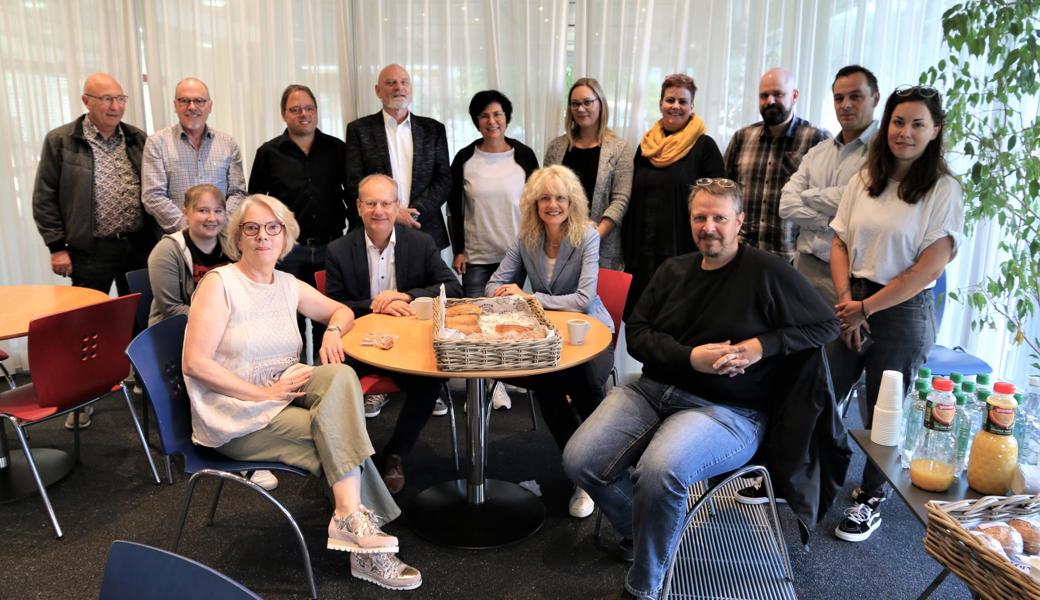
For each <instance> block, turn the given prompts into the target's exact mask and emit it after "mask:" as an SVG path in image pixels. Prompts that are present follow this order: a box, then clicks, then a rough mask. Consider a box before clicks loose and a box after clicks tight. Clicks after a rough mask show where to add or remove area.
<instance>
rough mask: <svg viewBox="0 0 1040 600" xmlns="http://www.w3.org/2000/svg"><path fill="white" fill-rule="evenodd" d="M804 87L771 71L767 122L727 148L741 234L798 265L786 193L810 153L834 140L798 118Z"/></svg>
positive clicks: (763, 93) (763, 91)
mask: <svg viewBox="0 0 1040 600" xmlns="http://www.w3.org/2000/svg"><path fill="white" fill-rule="evenodd" d="M797 101H798V87H797V85H796V84H795V80H794V75H793V74H792V73H791V72H790V71H788V70H786V69H779V68H776V69H770V70H768V71H766V72H765V74H764V75H762V79H761V80H759V83H758V112H759V114H761V115H762V120H761V121H759V122H758V123H755V124H753V125H748V126H747V127H744V128H743V129H740V130H738V131H737V132H736V133H735V134H733V139H731V140H730V142H729V147H727V148H726V155H725V160H726V176H727V177H728V178H730V179H732V180H733V181H736V182H737V184H738V185H740V190H741V192H742V193H743V194H744V202H745V209H746V211H747V217H746V219H745V221H744V229H743V231H742V232H741V233H742V235H743V237H744V241H745V242H746V243H747V244H748V245H750V246H754V247H756V248H760V249H762V250H766V251H768V252H772V253H773V254H777V255H779V256H782V257H783V258H785V259H787V260H788V261H789V262H791V261H794V257H795V254H796V252H797V249H796V247H795V239H796V238H797V237H798V226H797V225H795V224H794V223H793V222H790V221H785V220H784V219H782V218H780V190H781V189H783V187H784V184H785V183H787V180H788V179H790V177H791V175H793V174H794V172H795V171H797V170H798V165H799V164H800V163H801V162H802V157H803V156H805V153H806V152H808V151H809V148H812V147H813V146H815V145H816V144H818V143H820V142H821V141H823V140H825V139H828V138H830V137H831V134H830V133H829V132H827V130H825V129H821V128H819V127H817V126H815V125H813V124H812V123H810V122H809V121H806V120H805V119H802V118H801V117H797V116H795V114H794V106H795V104H796V103H797Z"/></svg>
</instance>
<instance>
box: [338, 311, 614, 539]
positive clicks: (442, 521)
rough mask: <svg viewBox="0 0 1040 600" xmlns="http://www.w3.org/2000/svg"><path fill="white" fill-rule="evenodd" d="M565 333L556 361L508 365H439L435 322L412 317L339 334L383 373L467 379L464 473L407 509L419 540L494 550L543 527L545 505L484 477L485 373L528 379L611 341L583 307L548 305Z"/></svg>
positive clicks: (368, 322) (349, 350)
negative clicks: (377, 342) (578, 337)
mask: <svg viewBox="0 0 1040 600" xmlns="http://www.w3.org/2000/svg"><path fill="white" fill-rule="evenodd" d="M546 315H547V316H548V318H549V320H551V321H552V322H553V324H554V325H556V328H557V329H558V330H559V331H560V333H561V334H562V335H563V341H564V343H563V349H562V351H561V352H560V360H559V363H558V364H557V365H556V366H555V367H547V368H540V369H521V370H509V371H504V370H500V371H495V370H487V371H441V370H440V369H439V368H437V360H436V357H435V356H434V352H433V321H420V320H417V319H416V318H415V317H391V316H389V315H378V314H370V315H365V316H364V317H361V318H359V319H358V320H357V321H356V322H355V324H354V328H353V329H352V330H350V331H349V332H347V333H346V334H345V335H344V336H343V350H344V352H346V354H347V355H348V356H350V357H351V358H354V359H357V360H360V361H362V362H365V363H367V364H370V365H372V366H375V367H378V368H380V369H385V370H387V371H396V372H399V373H408V374H411V375H423V376H426V377H438V378H442V379H443V378H450V377H461V378H464V379H465V380H466V401H467V407H468V410H467V411H466V438H467V439H466V441H467V450H468V456H469V472H468V474H467V477H466V479H458V480H453V481H446V482H444V483H440V484H437V485H435V486H433V487H431V488H428V489H426V490H423V491H422V492H421V493H420V494H419V495H418V496H417V497H416V499H415V501H414V502H413V503H412V505H411V506H409V508H408V512H409V515H408V516H409V521H410V523H412V525H413V527H414V528H415V531H416V533H418V534H419V535H420V536H422V537H423V538H425V539H427V540H430V541H432V542H435V543H438V544H442V545H445V546H451V547H455V548H465V549H470V550H472V549H484V548H497V547H499V546H504V545H506V544H509V543H512V542H516V541H519V540H522V539H524V538H526V537H528V536H530V535H532V534H533V533H535V532H536V531H538V529H539V528H540V527H541V526H542V522H543V521H544V520H545V505H544V504H542V501H541V500H540V499H539V498H538V497H537V496H535V495H533V494H531V493H530V492H528V491H527V490H525V489H523V488H521V487H520V486H518V485H516V484H515V483H512V482H508V481H501V480H497V479H488V478H487V477H486V476H485V474H484V463H485V457H486V456H487V422H488V421H487V415H488V411H489V410H490V408H491V407H490V401H491V398H490V394H488V393H487V380H488V379H508V378H514V377H529V376H531V375H538V374H540V373H550V372H553V371H559V370H561V369H566V368H568V367H573V366H575V365H579V364H581V363H584V362H587V361H589V360H591V359H592V358H593V357H594V356H596V355H597V354H599V353H600V352H602V351H603V350H605V349H606V348H607V347H609V346H610V341H611V333H610V330H609V329H608V328H607V326H606V325H604V324H603V323H601V322H599V321H598V320H596V319H595V318H593V317H590V316H588V315H586V314H582V313H574V312H563V311H546ZM568 319H582V320H584V321H588V322H589V323H590V325H591V327H590V328H589V331H588V333H587V334H586V335H585V343H584V344H582V345H580V346H573V345H571V344H570V343H568V339H567V320H568ZM371 332H384V333H391V334H393V335H395V336H397V339H396V340H395V341H394V347H393V348H391V349H389V350H381V349H379V348H375V347H372V346H362V345H361V338H362V336H363V335H365V334H366V333H371Z"/></svg>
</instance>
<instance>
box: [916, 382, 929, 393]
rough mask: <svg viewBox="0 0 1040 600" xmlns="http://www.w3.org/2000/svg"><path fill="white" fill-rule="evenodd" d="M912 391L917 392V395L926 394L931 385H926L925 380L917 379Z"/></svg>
mask: <svg viewBox="0 0 1040 600" xmlns="http://www.w3.org/2000/svg"><path fill="white" fill-rule="evenodd" d="M914 389H915V390H917V392H918V393H920V392H927V391H928V390H930V389H932V384H930V383H928V380H927V379H918V380H917V381H915V382H914Z"/></svg>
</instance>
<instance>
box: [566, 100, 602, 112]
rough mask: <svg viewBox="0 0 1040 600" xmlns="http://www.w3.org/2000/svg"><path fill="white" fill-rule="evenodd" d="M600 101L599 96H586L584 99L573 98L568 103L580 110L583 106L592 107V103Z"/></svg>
mask: <svg viewBox="0 0 1040 600" xmlns="http://www.w3.org/2000/svg"><path fill="white" fill-rule="evenodd" d="M597 102H599V98H586V99H584V100H571V101H570V102H569V103H568V104H569V105H570V107H571V110H578V109H579V108H581V107H585V108H592V105H593V104H595V103H597Z"/></svg>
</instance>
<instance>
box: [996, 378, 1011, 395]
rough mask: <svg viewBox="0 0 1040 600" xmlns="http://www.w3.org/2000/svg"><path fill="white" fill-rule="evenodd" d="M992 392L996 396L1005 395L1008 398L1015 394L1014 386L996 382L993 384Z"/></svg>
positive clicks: (1004, 382)
mask: <svg viewBox="0 0 1040 600" xmlns="http://www.w3.org/2000/svg"><path fill="white" fill-rule="evenodd" d="M993 391H994V392H995V393H997V394H1006V395H1008V396H1010V395H1012V394H1014V393H1015V385H1014V384H1013V383H1008V382H1006V381H998V382H996V383H994V384H993Z"/></svg>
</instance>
